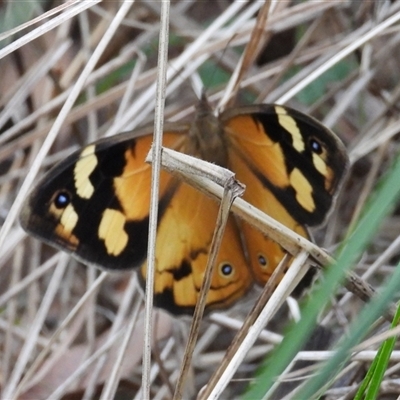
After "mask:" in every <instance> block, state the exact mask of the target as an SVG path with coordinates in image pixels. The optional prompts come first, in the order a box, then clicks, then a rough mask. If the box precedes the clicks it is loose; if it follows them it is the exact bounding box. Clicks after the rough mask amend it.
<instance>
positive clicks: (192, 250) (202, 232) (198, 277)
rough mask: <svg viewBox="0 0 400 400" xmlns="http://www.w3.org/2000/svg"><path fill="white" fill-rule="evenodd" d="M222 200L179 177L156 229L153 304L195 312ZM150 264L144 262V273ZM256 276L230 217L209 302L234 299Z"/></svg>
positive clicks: (226, 302) (224, 303)
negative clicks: (252, 273)
mask: <svg viewBox="0 0 400 400" xmlns="http://www.w3.org/2000/svg"><path fill="white" fill-rule="evenodd" d="M217 214H218V204H217V202H216V201H214V200H212V199H211V198H208V197H206V196H205V195H203V194H201V193H200V192H199V191H198V190H196V189H194V188H193V187H191V186H189V185H187V184H185V183H181V184H180V186H179V188H177V190H176V191H175V193H174V196H173V197H172V198H171V201H170V202H169V204H168V206H167V208H166V210H165V213H164V214H163V216H162V218H161V220H160V223H159V226H158V232H157V245H156V275H155V290H154V291H155V299H154V301H155V304H156V305H158V306H160V307H162V308H164V309H168V310H169V311H171V312H173V313H182V312H188V313H191V312H192V311H193V310H194V307H195V305H196V302H197V298H198V295H199V292H200V288H201V285H202V281H203V276H204V271H205V266H206V263H207V258H208V251H209V247H210V245H211V240H212V236H213V233H214V228H215V223H216V220H217ZM145 274H146V264H145V265H144V266H143V267H142V274H141V276H142V278H145ZM251 281H252V278H251V274H250V271H249V269H248V268H247V263H246V258H245V256H244V253H243V250H242V245H241V239H240V234H239V232H238V229H237V226H236V225H235V222H234V220H233V218H232V217H231V218H230V219H229V221H228V224H227V226H226V229H225V235H224V238H223V241H222V243H221V248H220V252H219V254H218V257H217V261H216V265H215V272H214V275H213V278H212V281H211V287H210V290H209V292H208V297H207V307H208V308H216V307H220V308H221V307H223V306H227V305H230V304H231V303H232V302H233V301H234V300H236V299H237V298H239V297H240V296H242V295H243V294H244V293H245V291H246V290H247V289H248V287H249V285H250V283H251Z"/></svg>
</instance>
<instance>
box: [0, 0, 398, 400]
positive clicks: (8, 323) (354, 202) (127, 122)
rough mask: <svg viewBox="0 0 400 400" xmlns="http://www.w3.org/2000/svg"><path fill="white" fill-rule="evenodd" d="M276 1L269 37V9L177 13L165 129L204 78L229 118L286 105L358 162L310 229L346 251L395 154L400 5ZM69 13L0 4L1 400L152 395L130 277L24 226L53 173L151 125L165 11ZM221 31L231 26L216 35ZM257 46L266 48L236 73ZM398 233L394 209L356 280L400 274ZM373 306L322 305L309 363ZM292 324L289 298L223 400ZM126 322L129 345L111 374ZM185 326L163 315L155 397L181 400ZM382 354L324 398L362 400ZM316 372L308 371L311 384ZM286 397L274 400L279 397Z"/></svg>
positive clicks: (202, 364) (216, 341)
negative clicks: (50, 243)
mask: <svg viewBox="0 0 400 400" xmlns="http://www.w3.org/2000/svg"><path fill="white" fill-rule="evenodd" d="M276 3H277V4H276V5H275V4H273V5H272V6H271V11H270V14H269V15H268V18H267V22H263V23H262V24H260V25H259V26H258V28H257V29H255V28H254V27H255V26H257V25H256V24H255V21H256V20H255V15H256V13H257V11H258V10H259V7H260V6H261V5H262V3H250V4H247V3H246V2H233V3H230V2H224V1H219V2H206V1H197V2H190V1H178V2H175V3H174V4H173V5H172V6H171V10H170V21H171V22H170V49H169V63H168V70H167V76H168V85H167V88H166V90H167V99H166V109H165V116H166V118H167V119H170V120H176V119H180V118H186V119H188V118H189V119H190V116H191V113H192V112H193V109H194V108H193V106H194V105H195V104H196V101H197V98H196V94H195V92H197V95H198V94H199V92H200V90H201V87H200V86H201V85H199V84H198V82H199V80H198V75H197V72H196V71H198V70H200V75H201V76H202V78H203V84H204V85H205V86H206V87H207V94H208V95H209V98H210V99H211V100H212V101H213V102H214V103H215V104H216V106H217V104H218V106H219V107H226V106H230V105H231V104H244V103H249V102H280V103H285V104H288V105H290V106H292V107H294V108H297V109H300V110H301V111H304V112H306V113H310V114H312V115H313V116H314V117H316V118H317V119H319V120H321V121H322V122H324V123H325V124H326V125H327V126H328V127H330V128H332V129H333V130H334V131H335V132H336V133H337V134H338V135H339V136H340V137H341V139H342V140H343V141H344V142H345V144H346V146H347V148H348V149H349V156H350V159H351V162H352V166H351V171H350V173H349V176H348V179H347V181H346V184H345V187H344V188H343V192H342V194H341V195H340V198H339V199H338V202H337V204H336V207H335V210H334V211H333V213H332V214H331V215H330V218H329V221H328V224H327V225H326V226H325V227H323V228H321V229H319V230H315V232H314V236H315V238H316V242H317V244H318V245H320V246H321V247H323V248H326V249H328V250H329V251H333V250H334V249H335V247H336V246H337V244H338V243H340V241H341V240H342V239H343V238H344V237H345V235H346V232H347V231H348V229H349V226H351V225H352V223H353V222H354V221H356V220H357V218H358V216H359V213H360V212H361V210H362V209H363V206H364V204H365V202H366V201H367V200H368V199H369V198H370V194H371V192H372V191H373V190H374V188H375V186H376V182H377V180H378V179H379V177H380V176H381V175H382V174H383V173H384V172H385V171H386V169H387V168H388V166H389V165H390V164H391V162H392V161H393V159H394V158H395V157H396V156H397V154H398V147H399V146H398V138H397V136H398V132H399V126H400V124H399V120H398V107H399V105H398V104H399V101H398V97H399V94H400V90H399V84H398V82H399V72H398V71H399V63H400V52H399V50H398V48H399V46H398V42H399V40H400V36H399V33H398V23H397V21H398V20H399V19H400V2H399V1H391V2H389V1H380V2H353V3H352V4H351V5H349V4H348V2H345V1H334V2H333V1H320V2H315V1H306V2H301V3H298V4H297V3H296V4H290V3H289V2H276ZM56 4H57V3H54V4H52V3H51V2H50V3H46V5H44V4H41V3H32V14H29V13H27V14H26V15H18V14H19V13H18V9H17V7H16V3H14V2H11V1H10V2H3V4H2V5H1V6H0V12H1V15H0V16H1V17H2V18H3V22H4V24H0V26H7V28H8V29H10V31H8V32H5V33H4V34H3V36H1V38H2V39H3V41H2V42H1V43H2V48H1V49H0V60H1V61H0V62H1V76H0V94H1V97H0V99H1V100H0V107H1V113H0V129H1V135H0V143H1V146H0V168H1V176H0V181H1V187H0V201H1V208H0V218H1V220H2V224H3V227H2V231H1V232H0V252H1V257H0V268H1V269H0V274H1V275H0V305H1V309H2V313H1V314H0V338H1V339H0V340H1V343H2V346H1V352H2V354H1V358H0V359H1V360H2V363H1V374H0V385H1V388H2V392H3V398H4V395H5V394H7V396H8V398H11V397H13V398H20V399H28V398H36V399H42V398H43V399H45V398H50V397H51V398H52V399H54V398H61V397H64V398H66V399H67V398H68V399H75V398H85V399H89V398H112V397H114V393H117V394H118V395H121V396H122V395H125V396H129V397H130V398H133V397H134V398H138V399H140V398H142V394H141V392H140V386H141V379H142V368H141V357H142V347H143V345H142V343H143V312H142V302H141V295H140V294H139V293H138V290H137V285H136V283H135V281H134V278H131V274H130V273H124V274H122V273H115V274H114V273H113V274H105V273H102V274H100V273H99V272H98V271H94V270H92V269H88V268H83V267H82V266H81V265H79V263H78V262H76V261H74V260H72V259H70V258H69V257H67V256H65V255H64V254H61V253H57V252H55V251H54V250H53V249H51V248H49V247H47V246H45V245H42V244H40V243H39V242H38V241H37V240H36V239H32V238H28V237H26V235H25V234H24V233H23V232H22V230H21V229H20V228H19V226H18V223H17V222H15V221H16V218H17V215H18V212H19V208H20V205H21V202H22V201H23V199H24V197H25V196H26V194H27V190H28V189H29V187H31V186H32V184H34V182H35V181H36V180H37V175H40V174H42V172H43V170H45V169H47V168H48V167H49V166H51V165H53V164H54V163H55V162H56V161H58V160H61V159H63V158H65V156H66V154H68V153H69V152H70V151H72V149H75V148H77V147H78V146H81V145H83V144H85V143H88V142H90V141H93V140H95V139H96V138H98V137H103V136H106V135H112V134H116V133H118V132H121V131H127V130H130V129H134V128H136V127H138V126H140V125H143V124H144V123H147V122H149V121H152V120H153V118H154V104H155V103H154V101H155V82H156V78H157V48H158V35H159V26H160V2H136V3H131V2H129V3H124V5H123V6H122V5H121V4H119V3H117V2H103V3H98V4H95V2H94V1H91V2H68V3H65V4H63V6H57V5H56ZM57 7H58V8H57ZM123 7H125V12H126V15H122V12H123V11H121V9H122V10H123ZM52 11H55V12H52ZM229 13H231V14H230V15H229ZM219 18H220V19H222V20H224V18H226V19H225V22H224V23H222V24H221V25H220V26H216V25H215V24H216V21H217V23H218V19H219ZM111 21H114V22H113V23H112V24H111V25H110V23H111ZM5 22H7V24H6V23H5ZM114 24H115V26H114ZM265 26H266V27H267V29H266V30H263V29H264V28H265ZM113 27H114V28H113ZM12 28H15V30H14V31H11V29H12ZM19 28H20V29H19ZM110 30H114V32H111V31H110ZM251 37H253V38H254V37H256V41H255V42H254V43H256V45H255V46H253V47H250V50H247V51H248V53H247V55H246V58H245V60H244V62H243V64H241V57H242V54H243V53H244V49H246V45H247V44H248V43H249V41H250V38H251ZM107 38H109V40H108V39H107ZM259 43H261V45H260V48H258V44H259ZM247 49H249V48H248V47H247ZM258 52H259V54H258V55H257V53H258ZM204 64H206V66H207V67H205V66H204ZM201 65H203V66H202V67H201ZM240 65H241V68H239V67H238V66H240ZM224 78H228V79H230V82H226V80H224ZM215 81H216V82H215ZM211 85H212V86H211ZM199 89H200V90H199ZM25 178H26V180H25ZM18 193H19V197H17V194H18ZM399 228H400V224H399V215H398V210H397V209H395V210H394V212H393V213H392V214H391V215H390V217H388V218H387V219H386V220H385V222H384V224H383V226H382V228H381V229H380V230H379V231H378V232H376V236H375V238H374V240H373V243H372V244H371V246H370V247H369V248H368V251H366V252H365V253H364V254H363V256H362V258H361V260H360V261H359V262H358V264H357V265H355V266H354V271H355V272H356V273H357V274H359V275H362V276H363V277H364V278H365V279H366V280H367V281H368V282H369V283H370V284H372V285H373V286H374V287H375V288H379V287H380V286H381V285H382V282H383V281H384V280H385V279H387V277H390V276H391V274H392V272H393V269H394V267H395V265H396V264H397V263H398V261H399V253H400V252H399V240H398V232H399V231H400V229H399ZM249 297H250V299H248V298H246V299H243V301H240V302H239V304H237V305H236V306H235V307H234V308H233V309H231V310H227V311H224V312H221V313H214V314H212V315H211V316H208V317H207V319H206V321H205V322H204V323H203V324H202V326H201V335H200V338H199V340H198V343H197V347H196V349H195V355H194V358H193V362H192V367H191V370H190V371H189V376H188V378H187V380H186V389H185V390H186V391H185V395H184V398H195V397H196V396H197V394H198V392H199V391H200V389H201V388H202V387H203V386H204V385H206V384H207V382H208V381H209V379H210V376H211V374H212V373H213V371H214V370H215V369H216V368H217V366H218V365H220V364H221V360H222V359H223V357H224V353H225V350H226V349H227V347H228V346H229V344H230V341H231V340H232V338H233V337H234V335H235V333H236V332H237V330H238V329H239V328H240V325H241V322H242V321H243V320H244V318H245V316H246V312H247V311H248V310H249V309H250V308H251V306H252V304H253V303H254V301H255V299H254V296H249ZM362 307H363V302H362V301H360V300H359V299H357V298H356V297H355V296H354V295H351V294H350V293H349V292H347V290H346V289H344V288H341V289H340V290H339V291H338V292H337V293H336V295H335V296H332V299H331V302H330V307H329V309H324V310H322V309H321V316H320V321H321V322H323V324H324V326H326V327H327V328H328V330H327V331H325V330H324V331H323V332H322V334H321V333H320V332H319V331H318V332H317V333H315V337H316V338H317V339H318V340H319V342H318V340H314V341H312V343H314V345H312V344H309V348H310V347H311V348H310V350H311V349H312V352H311V351H307V352H303V353H300V354H299V355H298V357H299V359H301V360H305V359H306V360H307V361H310V360H311V361H319V360H323V359H325V358H327V357H328V358H329V357H330V353H326V352H325V350H327V349H326V346H324V344H326V343H325V342H326V340H325V339H326V338H327V335H328V333H327V332H328V331H329V332H332V334H333V336H334V337H335V338H340V337H341V336H342V335H344V334H345V333H346V329H347V327H348V325H349V324H350V323H351V321H353V320H354V318H355V317H356V316H357V315H358V314H359V313H360V310H361V309H362ZM296 310H297V303H295V302H293V301H291V302H290V303H288V305H285V306H283V307H282V309H281V310H280V311H279V313H278V316H276V317H275V318H274V319H273V320H272V322H271V323H270V324H269V325H268V329H269V331H266V330H265V331H263V333H262V335H261V336H260V338H259V339H258V340H257V341H256V343H255V345H254V346H253V347H252V348H251V350H250V351H249V352H248V354H247V356H246V358H245V360H244V361H243V362H241V363H240V366H239V369H238V372H237V373H236V374H235V375H234V379H233V380H232V381H228V382H226V384H227V389H226V391H225V392H224V393H223V397H224V398H234V397H239V396H240V393H241V391H242V390H244V388H245V387H246V386H247V385H248V383H249V382H251V381H252V379H254V371H255V370H256V368H257V367H258V365H259V363H260V362H261V360H263V359H264V358H265V357H267V356H268V354H269V353H270V352H271V350H272V349H273V348H274V346H276V344H277V343H279V342H280V340H281V337H282V336H281V335H282V334H283V332H284V327H285V326H286V324H287V321H288V320H291V319H293V318H296V315H297V314H296V313H297V311H296ZM71 312H72V314H71ZM130 325H131V328H132V330H133V331H132V334H131V337H132V339H131V340H130V341H129V342H127V343H126V345H127V347H126V349H125V350H124V354H125V356H126V357H125V358H124V361H123V362H122V364H121V368H120V370H119V371H117V372H116V375H114V372H112V371H113V367H114V366H115V365H116V363H117V361H116V359H117V357H118V351H119V350H120V348H121V346H122V343H123V339H122V338H123V337H124V336H123V335H124V333H125V332H126V330H127V329H128V328H129V326H130ZM188 326H189V323H188V320H187V319H174V318H172V317H170V316H169V315H167V314H165V313H162V312H159V313H157V319H156V322H155V323H154V326H153V329H154V332H155V335H156V338H157V342H156V345H155V350H154V354H153V366H152V370H151V379H152V384H151V397H152V398H159V399H161V398H172V393H173V390H174V385H175V382H176V380H177V375H178V372H179V368H180V363H181V359H182V354H183V351H184V345H185V343H186V340H187V332H188ZM378 326H379V329H372V328H371V334H370V337H375V336H377V335H379V333H380V332H382V331H384V330H386V329H387V326H386V325H385V324H384V323H382V322H381V323H380V324H378V323H377V327H378ZM55 333H57V335H56V336H54V334H55ZM315 337H314V339H315ZM52 338H53V339H52ZM316 342H318V343H319V345H315V343H316ZM378 345H379V341H378V342H375V343H373V344H370V345H369V346H368V347H365V348H363V350H362V351H360V352H359V353H358V354H357V355H356V356H355V357H354V358H353V360H352V361H351V362H350V363H348V364H347V365H346V366H343V370H342V375H341V376H340V377H338V379H337V380H335V381H334V382H333V383H332V385H331V386H329V387H327V388H326V389H325V393H324V394H325V398H326V399H339V398H340V399H349V398H353V396H354V390H355V389H356V388H357V387H358V385H359V382H360V380H361V379H362V378H363V376H364V374H365V370H366V368H367V367H368V365H369V364H370V362H371V360H372V359H373V357H374V355H375V354H376V349H377V348H378ZM44 349H46V352H45V353H42V352H43V351H44ZM40 354H42V355H40ZM399 357H400V355H399V352H398V351H395V352H394V353H393V355H392V359H391V361H392V362H391V364H390V367H389V369H388V370H387V373H386V376H385V380H384V384H383V385H382V387H381V396H382V397H380V398H382V399H383V398H385V399H391V398H396V396H397V395H398V394H399V393H400V388H399V385H398V379H397V377H398V365H399V364H398V362H399V360H398V359H399ZM313 372H314V370H313V368H312V367H308V369H305V370H302V371H301V373H304V375H305V376H308V375H309V374H312V373H313ZM291 374H293V373H291ZM301 376H303V375H301ZM292 378H293V377H291V376H287V377H281V379H292ZM21 379H23V380H22V381H21ZM103 389H104V391H103V394H102V396H103V397H100V396H101V395H100V393H101V391H102V390H103ZM279 390H281V389H279ZM278 393H279V394H276V395H275V396H276V398H283V394H282V393H283V392H278ZM116 396H117V395H116ZM135 396H136V397H135ZM271 396H272V395H271ZM293 396H295V395H293ZM292 398H295V397H292Z"/></svg>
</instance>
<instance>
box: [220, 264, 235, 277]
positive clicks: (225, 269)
mask: <svg viewBox="0 0 400 400" xmlns="http://www.w3.org/2000/svg"><path fill="white" fill-rule="evenodd" d="M219 270H220V272H221V274H222V276H224V277H228V276H231V275H232V274H233V267H232V265H231V264H228V263H226V262H225V263H222V264H221V265H220V267H219Z"/></svg>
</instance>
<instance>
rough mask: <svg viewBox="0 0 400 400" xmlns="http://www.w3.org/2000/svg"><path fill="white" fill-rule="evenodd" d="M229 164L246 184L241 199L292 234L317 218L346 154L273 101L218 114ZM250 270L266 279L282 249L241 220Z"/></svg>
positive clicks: (330, 137) (319, 129)
mask: <svg viewBox="0 0 400 400" xmlns="http://www.w3.org/2000/svg"><path fill="white" fill-rule="evenodd" d="M221 121H222V123H223V124H224V130H225V133H226V137H227V141H228V149H229V167H230V168H231V169H232V170H233V171H234V172H235V173H236V175H237V178H238V179H239V181H242V182H244V183H245V184H246V192H245V194H244V199H246V200H247V201H249V203H251V204H253V205H254V206H256V207H257V208H259V209H260V210H262V211H264V212H265V213H267V214H268V215H270V216H271V217H273V218H274V219H276V220H278V221H279V222H281V223H282V224H284V225H286V226H287V227H289V228H290V229H292V230H293V231H295V232H297V233H298V234H300V235H302V236H304V237H308V233H307V230H306V227H305V225H309V226H312V225H317V224H320V223H322V222H323V220H324V219H325V217H326V215H327V213H328V211H329V209H330V208H331V205H332V203H333V200H334V194H335V192H336V191H337V188H338V186H339V184H340V182H341V181H342V178H343V176H344V173H345V170H346V166H347V163H348V161H347V156H346V151H345V148H344V146H343V144H342V143H341V142H340V140H339V139H338V138H337V137H336V136H335V135H334V134H333V133H332V132H331V131H329V130H328V129H327V128H326V127H324V126H323V125H322V124H320V123H319V122H317V121H316V120H314V119H313V118H311V117H309V116H306V115H304V114H302V113H300V112H298V111H295V110H292V109H290V108H287V107H282V106H277V105H257V106H249V107H241V108H239V109H231V110H229V111H227V112H225V113H223V114H222V116H221ZM243 225H244V226H243V231H244V236H245V238H246V244H247V247H248V251H249V256H250V260H251V264H252V269H253V272H254V274H255V275H256V278H257V280H258V281H260V282H266V280H268V278H269V276H270V274H271V273H272V271H273V270H274V269H275V268H276V265H277V262H279V260H280V259H281V258H282V255H283V254H284V253H283V249H282V248H281V247H280V246H279V245H278V244H276V243H274V242H272V241H271V240H269V239H267V238H265V237H264V235H262V234H261V233H259V232H258V231H256V230H255V229H253V228H251V227H250V226H248V225H247V224H243Z"/></svg>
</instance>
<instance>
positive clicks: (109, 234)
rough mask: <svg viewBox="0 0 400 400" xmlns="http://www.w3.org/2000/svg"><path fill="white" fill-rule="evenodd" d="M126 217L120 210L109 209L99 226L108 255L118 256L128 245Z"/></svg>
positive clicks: (100, 236) (100, 235)
mask: <svg viewBox="0 0 400 400" xmlns="http://www.w3.org/2000/svg"><path fill="white" fill-rule="evenodd" d="M125 222H126V218H125V215H124V214H123V213H122V212H121V211H118V210H112V209H110V208H107V209H106V210H105V211H104V213H103V216H102V218H101V222H100V225H99V230H98V234H99V238H100V239H102V240H104V245H105V247H106V250H107V253H108V254H110V255H113V256H118V255H119V254H121V253H122V251H124V249H125V248H126V245H127V244H128V234H127V233H126V231H125V230H124V225H125Z"/></svg>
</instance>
